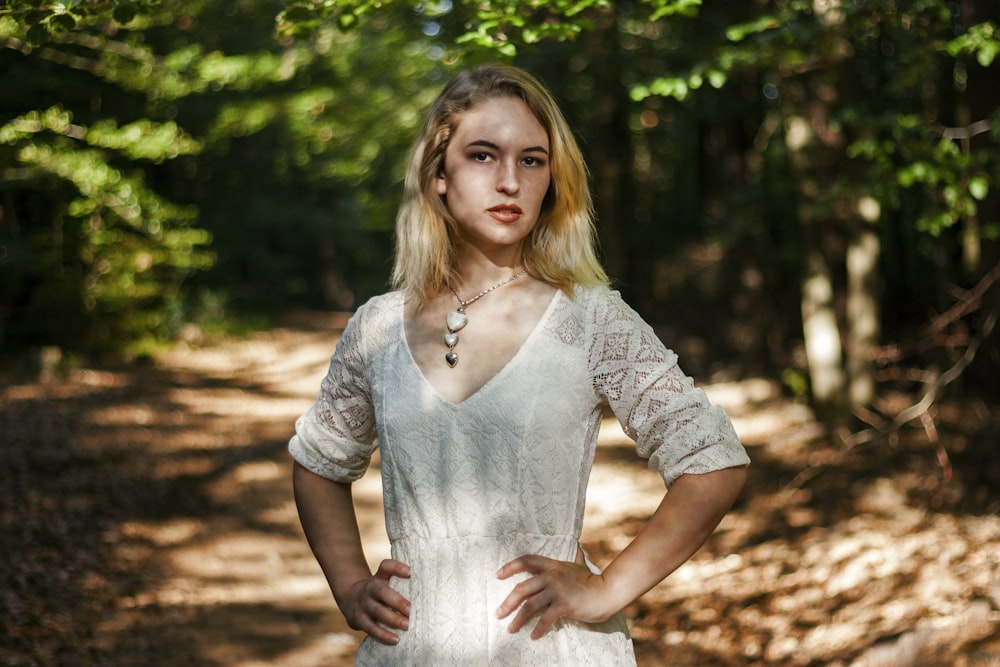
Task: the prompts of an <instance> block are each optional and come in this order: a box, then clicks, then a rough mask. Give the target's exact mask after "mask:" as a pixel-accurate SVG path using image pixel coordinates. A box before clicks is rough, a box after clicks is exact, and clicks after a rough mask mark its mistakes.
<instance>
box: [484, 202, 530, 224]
mask: <svg viewBox="0 0 1000 667" xmlns="http://www.w3.org/2000/svg"><path fill="white" fill-rule="evenodd" d="M486 210H487V212H488V213H489V214H490V215H491V216H493V218H495V219H496V220H499V221H500V222H514V221H515V220H517V219H518V218H520V217H521V215H522V214H523V213H524V211H522V210H521V207H520V206H517V205H515V204H500V205H499V206H493V207H491V208H488V209H486Z"/></svg>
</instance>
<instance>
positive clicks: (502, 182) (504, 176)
mask: <svg viewBox="0 0 1000 667" xmlns="http://www.w3.org/2000/svg"><path fill="white" fill-rule="evenodd" d="M520 189H521V181H520V179H519V178H518V173H517V165H514V164H509V163H506V162H501V163H500V164H499V166H498V167H497V191H498V192H506V193H508V194H514V193H516V192H517V191H518V190H520Z"/></svg>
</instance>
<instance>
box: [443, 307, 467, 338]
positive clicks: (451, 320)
mask: <svg viewBox="0 0 1000 667" xmlns="http://www.w3.org/2000/svg"><path fill="white" fill-rule="evenodd" d="M468 323H469V318H468V317H466V316H465V313H460V312H458V311H457V310H453V311H451V312H450V313H448V331H450V332H451V333H457V332H459V331H461V330H462V329H464V328H465V325H466V324H468Z"/></svg>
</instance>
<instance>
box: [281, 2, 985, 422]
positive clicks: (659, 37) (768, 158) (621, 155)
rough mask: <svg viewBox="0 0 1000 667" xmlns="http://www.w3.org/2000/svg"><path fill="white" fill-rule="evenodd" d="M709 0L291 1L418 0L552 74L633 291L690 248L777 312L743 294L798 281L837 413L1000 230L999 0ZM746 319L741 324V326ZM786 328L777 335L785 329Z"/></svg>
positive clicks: (327, 14) (605, 235) (692, 261)
mask: <svg viewBox="0 0 1000 667" xmlns="http://www.w3.org/2000/svg"><path fill="white" fill-rule="evenodd" d="M700 4H701V3H700V2H698V1H697V0H694V1H691V2H655V1H650V2H635V3H609V2H600V1H592V2H569V1H559V0H552V1H549V2H539V1H537V0H522V1H517V0H508V1H506V2H500V3H488V4H484V3H476V2H471V1H469V2H440V3H423V2H410V1H407V0H398V1H397V2H395V3H393V2H378V3H375V2H366V1H358V0H354V1H349V0H344V1H339V2H338V1H333V0H323V1H322V2H321V1H319V0H311V1H299V2H292V3H290V5H289V9H288V11H287V12H286V14H285V17H284V19H285V22H284V24H283V29H284V30H285V31H286V32H287V33H289V34H294V33H296V32H298V31H300V30H302V31H305V32H307V33H308V31H309V30H311V29H314V28H315V26H317V25H321V24H322V21H323V20H324V19H333V20H334V21H336V22H337V23H338V24H339V25H341V26H344V27H351V26H355V25H363V24H364V22H365V21H366V20H368V18H369V17H370V16H371V15H373V14H376V13H378V12H380V11H384V10H385V8H386V7H391V6H396V7H399V6H405V7H408V8H411V9H413V10H414V11H416V12H418V13H423V14H424V15H426V16H432V17H433V20H435V21H438V22H440V23H441V24H443V25H451V26H453V27H452V29H451V31H450V32H448V33H447V34H448V36H449V37H450V38H451V44H452V48H453V49H458V50H462V55H461V56H456V57H464V58H466V59H467V60H479V59H483V58H484V57H487V56H484V55H483V53H482V51H481V50H482V49H485V50H486V52H487V53H489V54H491V55H492V56H493V57H508V58H509V57H515V56H516V58H517V60H518V62H521V63H530V64H531V65H532V66H533V67H532V68H533V69H535V70H536V71H540V72H543V73H544V74H545V78H546V79H547V80H548V81H549V82H550V83H551V84H552V85H553V87H554V88H556V89H557V90H558V91H559V92H560V93H561V94H562V96H563V97H564V98H565V99H567V100H568V101H569V102H570V104H568V105H567V111H568V113H569V115H570V116H571V117H573V118H574V119H575V120H576V121H577V126H578V127H579V128H581V134H582V135H583V136H584V137H586V138H588V139H590V141H589V143H588V142H586V141H585V143H587V144H588V145H587V146H586V149H587V152H588V157H589V158H590V163H591V165H592V167H593V169H594V172H595V178H596V183H595V189H596V191H597V193H598V207H599V211H600V217H601V223H600V224H601V233H602V242H603V246H604V252H605V258H606V262H607V264H608V265H609V267H610V268H611V270H612V272H613V273H614V274H615V275H616V276H618V277H620V278H622V279H624V282H625V283H626V289H628V288H629V287H631V286H633V285H634V286H635V289H636V290H637V291H638V292H639V293H640V294H642V293H646V294H653V295H655V294H656V293H657V291H658V290H661V289H662V288H661V287H660V285H661V284H663V283H664V282H665V283H666V284H670V283H671V282H673V283H674V284H676V283H677V279H676V278H671V276H670V274H671V273H676V272H677V271H678V270H679V271H680V272H682V273H683V272H684V271H689V272H690V276H691V280H693V281H700V282H703V283H704V282H706V281H707V280H708V277H707V276H709V275H711V274H712V272H705V271H699V270H698V266H699V262H701V266H702V268H704V267H705V266H710V265H712V264H715V263H718V264H720V265H726V267H727V268H724V270H728V271H729V272H730V273H732V274H735V275H738V276H739V278H738V281H737V284H735V287H736V291H740V290H741V289H742V287H746V286H749V285H756V286H757V289H758V292H760V293H761V294H764V293H767V292H768V291H769V288H774V289H773V292H774V294H777V295H779V296H777V297H776V298H777V299H778V300H779V303H778V304H776V310H773V311H772V310H770V309H763V310H762V309H760V308H757V311H758V312H757V315H756V316H755V315H754V312H753V310H754V309H753V307H752V306H751V307H747V306H746V305H745V303H744V304H743V305H740V306H739V308H740V311H741V313H745V314H746V315H747V316H748V317H750V318H754V317H757V318H760V313H761V312H763V313H764V314H765V315H764V316H765V317H766V313H768V312H772V313H776V314H777V315H778V319H779V320H781V321H783V322H784V326H785V327H787V324H788V323H789V319H790V318H789V317H788V316H787V314H786V312H787V309H785V308H784V307H783V305H784V299H785V297H783V296H780V295H782V294H792V295H794V296H795V298H797V299H798V301H799V304H800V312H801V322H800V326H801V333H800V334H799V336H800V337H801V340H802V341H803V344H804V349H805V360H806V365H805V368H806V369H807V371H808V376H809V380H810V383H809V384H810V387H811V393H812V398H813V401H814V404H815V406H816V407H817V409H818V410H819V411H820V413H821V414H822V415H823V416H825V417H826V418H827V419H828V420H829V421H831V422H838V421H841V420H843V419H844V418H845V417H846V416H847V415H848V414H849V411H850V410H851V409H857V408H859V407H860V406H862V405H864V404H866V403H868V402H870V401H871V400H872V399H873V397H874V387H875V371H876V365H875V357H876V353H877V351H878V348H877V346H878V345H879V343H880V341H881V339H882V327H883V325H884V324H885V323H886V321H887V320H888V321H889V322H890V323H891V324H892V325H893V326H894V327H895V328H896V330H897V331H899V330H901V329H906V328H907V327H910V328H911V330H912V329H913V328H915V327H916V326H917V325H918V324H919V323H922V322H923V320H924V317H925V313H926V312H928V309H942V308H945V307H946V306H947V303H946V301H947V298H946V297H947V294H946V293H947V290H948V284H949V282H952V281H954V282H959V283H962V282H966V283H967V282H968V281H969V280H976V279H977V278H978V277H980V276H982V275H983V274H982V255H983V248H982V242H983V240H989V239H995V238H996V237H997V235H998V234H1000V229H998V218H997V214H996V201H997V196H996V188H995V183H996V181H997V179H998V177H1000V151H998V148H997V145H996V141H995V140H996V137H997V136H998V134H1000V130H998V125H997V120H998V117H997V113H998V111H997V110H998V108H1000V100H998V89H997V87H996V86H995V85H993V86H991V85H989V84H988V81H989V77H990V76H991V72H992V76H993V78H995V69H996V64H995V57H996V55H997V53H998V52H1000V33H998V30H997V20H998V17H997V16H996V14H997V11H998V8H997V7H996V5H995V3H985V2H973V1H971V0H966V1H965V2H962V3H950V2H945V1H944V0H921V1H920V2H916V3H898V2H897V1H896V0H864V1H862V2H839V1H836V0H835V1H833V2H826V1H824V2H819V1H818V0H815V1H814V0H775V1H763V0H762V1H760V2H756V3H753V4H752V5H750V6H742V5H741V6H739V7H736V6H730V7H714V6H713V7H708V8H704V9H702V8H701V7H700ZM665 19H669V20H665ZM549 39H551V40H555V41H556V42H557V43H555V44H542V43H541V42H542V41H543V40H549ZM567 44H571V45H570V46H567ZM971 82H978V83H979V85H976V86H970V83H971ZM626 94H628V95H629V96H630V98H631V99H630V100H625V99H624V95H626ZM973 110H975V111H973ZM664 121H666V122H664ZM626 127H627V128H628V130H627V131H626V130H625V129H624V128H626ZM713 160H714V163H713ZM671 161H672V162H673V163H674V164H673V165H671V164H669V162H671ZM678 164H680V165H682V166H677V165H678ZM789 200H792V201H793V202H794V205H791V206H790V205H789V204H788V201H789ZM687 207H690V208H687ZM983 212H986V213H987V215H986V217H984V216H983V215H982V213H983ZM692 223H694V224H692ZM953 230H956V231H953ZM753 236H756V237H757V239H756V240H754V239H753V238H751V237H753ZM954 238H960V239H961V243H960V248H961V256H962V259H961V261H960V263H959V264H960V265H956V264H955V262H954V261H953V260H952V257H951V253H950V251H949V250H948V248H949V244H951V242H952V239H954ZM698 239H701V240H703V241H704V242H705V243H704V244H703V245H702V246H701V247H702V249H703V250H702V251H701V252H702V253H703V257H702V259H701V260H699V259H696V257H694V256H689V257H687V258H684V259H682V261H681V262H679V264H680V265H681V268H680V269H678V267H677V266H674V267H669V268H665V269H664V268H661V267H667V266H668V265H669V262H667V263H664V262H663V261H661V259H660V257H658V255H660V253H661V252H662V249H663V248H666V247H672V248H674V249H676V248H678V247H680V248H684V247H687V248H689V249H690V248H691V247H693V246H691V245H690V242H692V241H696V240H698ZM931 239H940V241H939V242H936V243H927V242H926V241H929V240H931ZM775 240H778V245H777V246H775V245H774V243H773V242H774V241H775ZM685 241H687V242H688V243H685ZM886 243H889V244H890V245H889V246H888V249H887V248H886ZM747 248H750V249H752V250H753V251H754V252H753V253H752V254H750V255H746V254H742V255H740V256H737V255H734V254H733V253H734V251H737V250H742V249H747ZM887 252H888V254H887ZM993 252H995V250H994V251H993ZM689 255H690V253H689ZM673 257H674V258H676V257H677V255H674V256H673ZM722 258H725V259H722ZM685 262H686V264H687V266H688V267H689V268H687V269H685V268H683V266H684V264H685ZM935 269H936V271H937V272H936V273H935ZM706 274H707V275H706ZM796 275H798V276H800V278H798V279H796V278H795V276H796ZM689 282H690V281H689ZM740 283H742V287H741V285H740ZM730 285H731V286H732V283H730ZM761 287H763V289H761ZM886 297H889V298H891V300H892V302H893V304H894V308H893V309H892V310H891V311H889V312H886V311H885V310H884V309H883V308H882V305H881V304H882V303H884V300H885V298H886ZM715 298H721V297H719V296H718V295H716V296H715ZM761 298H762V297H761V296H758V297H756V299H755V300H752V301H751V302H752V303H758V304H759V303H760V302H761ZM638 301H639V302H640V303H641V302H642V297H641V296H640V297H639V299H638ZM674 303H676V301H675V302H674ZM737 304H738V301H737V299H736V297H734V298H733V305H734V306H736V305H737ZM652 305H655V304H652ZM921 310H923V311H924V312H923V313H921V312H919V311H921ZM701 319H704V318H701ZM733 319H734V320H737V324H736V325H734V326H732V327H731V331H730V332H729V333H728V334H727V335H729V336H731V337H732V339H733V340H734V341H736V340H737V339H739V338H740V337H746V335H748V334H747V331H746V329H745V328H741V327H740V326H739V323H738V318H733ZM758 324H759V327H758V328H766V326H767V325H766V324H765V323H761V322H759V321H758ZM685 325H687V323H685ZM695 326H697V325H695ZM787 331H788V330H787V328H786V329H785V332H783V333H782V334H781V335H779V336H778V338H777V341H776V342H772V343H769V345H770V346H771V347H772V350H778V349H779V348H782V347H786V346H787V344H788V342H789V338H788V336H787ZM749 335H751V336H753V334H752V333H751V334H749ZM758 337H759V334H758ZM737 347H739V343H737ZM776 354H777V355H778V356H781V352H780V351H776ZM784 356H785V362H786V363H789V362H793V361H794V360H793V359H792V357H791V355H788V354H787V353H786V354H785V355H784ZM790 385H796V383H795V382H794V381H793V380H790Z"/></svg>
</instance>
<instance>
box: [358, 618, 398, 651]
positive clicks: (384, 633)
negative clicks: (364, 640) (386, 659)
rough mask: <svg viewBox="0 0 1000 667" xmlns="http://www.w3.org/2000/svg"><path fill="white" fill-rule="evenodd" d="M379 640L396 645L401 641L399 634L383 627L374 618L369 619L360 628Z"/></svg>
mask: <svg viewBox="0 0 1000 667" xmlns="http://www.w3.org/2000/svg"><path fill="white" fill-rule="evenodd" d="M358 629H359V630H361V631H362V632H364V633H365V634H367V635H368V636H369V637H371V638H372V639H374V640H375V641H377V642H381V643H383V644H389V645H391V646H395V645H396V644H398V643H399V635H397V634H396V633H394V632H391V631H390V630H387V629H386V628H384V627H382V626H381V625H379V624H378V623H376V622H375V621H373V620H370V619H369V620H368V622H367V623H364V624H363V626H362V627H360V628H358Z"/></svg>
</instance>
